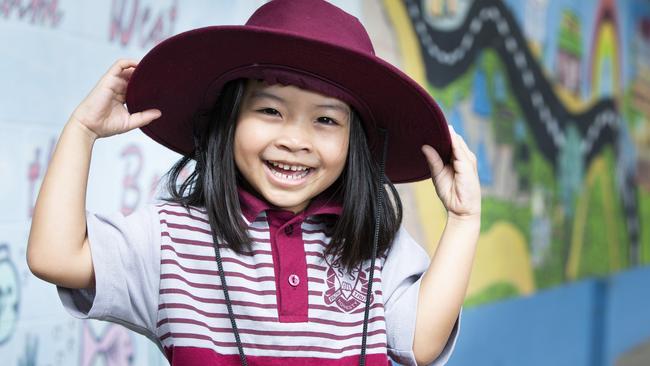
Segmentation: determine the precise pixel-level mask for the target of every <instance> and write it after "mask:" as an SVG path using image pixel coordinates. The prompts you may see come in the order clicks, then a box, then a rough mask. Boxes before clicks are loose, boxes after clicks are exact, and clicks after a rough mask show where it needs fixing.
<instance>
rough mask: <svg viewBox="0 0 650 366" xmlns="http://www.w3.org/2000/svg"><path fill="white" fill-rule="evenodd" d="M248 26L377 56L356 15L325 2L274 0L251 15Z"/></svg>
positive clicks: (314, 0)
mask: <svg viewBox="0 0 650 366" xmlns="http://www.w3.org/2000/svg"><path fill="white" fill-rule="evenodd" d="M246 25H247V26H254V27H260V28H265V29H268V30H271V31H279V32H288V33H293V34H297V35H300V36H302V37H304V38H309V39H313V40H317V41H322V42H326V43H333V44H337V45H339V46H341V47H345V48H350V49H353V50H356V51H358V52H362V53H366V54H371V55H374V54H375V51H374V48H373V47H372V42H371V41H370V37H369V36H368V33H367V32H366V29H365V28H364V27H363V25H362V24H361V22H360V21H359V20H358V19H357V18H356V17H354V16H352V15H350V14H348V13H346V12H345V11H343V10H341V9H339V8H337V7H336V6H334V5H332V4H330V3H328V2H327V1H324V0H274V1H270V2H268V3H266V4H264V5H263V6H261V7H260V8H259V9H257V10H256V11H255V13H253V15H251V17H250V18H249V19H248V21H247V22H246Z"/></svg>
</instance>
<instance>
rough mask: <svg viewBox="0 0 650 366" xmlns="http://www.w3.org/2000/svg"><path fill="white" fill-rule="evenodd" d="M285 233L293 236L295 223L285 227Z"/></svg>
mask: <svg viewBox="0 0 650 366" xmlns="http://www.w3.org/2000/svg"><path fill="white" fill-rule="evenodd" d="M284 234H285V235H286V236H291V234H293V224H289V225H287V226H285V227H284Z"/></svg>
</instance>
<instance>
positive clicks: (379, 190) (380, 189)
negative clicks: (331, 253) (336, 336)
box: [359, 128, 388, 366]
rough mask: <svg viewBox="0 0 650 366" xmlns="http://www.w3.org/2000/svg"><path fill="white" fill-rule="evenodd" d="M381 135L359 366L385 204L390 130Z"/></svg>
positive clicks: (361, 365) (363, 360)
mask: <svg viewBox="0 0 650 366" xmlns="http://www.w3.org/2000/svg"><path fill="white" fill-rule="evenodd" d="M379 133H380V134H382V135H383V137H384V145H383V148H382V152H381V160H380V161H379V181H378V182H377V202H375V235H374V238H373V240H372V259H371V260H370V271H369V272H370V277H369V278H368V282H369V283H370V284H369V285H368V291H367V292H366V310H365V313H364V315H363V337H362V338H361V356H360V357H359V366H365V364H366V338H368V315H369V314H370V296H372V280H373V277H374V274H375V259H376V258H377V243H378V241H379V219H380V216H381V211H380V210H381V206H382V204H383V203H384V202H383V201H384V200H383V198H384V195H383V192H384V179H385V177H384V171H385V166H386V153H387V152H388V130H385V129H383V128H380V129H379Z"/></svg>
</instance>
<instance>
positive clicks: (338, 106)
mask: <svg viewBox="0 0 650 366" xmlns="http://www.w3.org/2000/svg"><path fill="white" fill-rule="evenodd" d="M256 98H269V99H273V100H276V101H278V102H281V103H286V100H285V99H284V98H282V97H280V96H278V95H275V94H271V93H268V92H265V91H262V90H255V91H253V92H252V93H251V99H256ZM316 107H317V108H325V109H336V110H339V111H341V112H343V113H346V114H347V113H350V108H348V107H347V106H346V105H344V104H342V103H335V104H317V105H316Z"/></svg>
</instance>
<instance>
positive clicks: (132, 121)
mask: <svg viewBox="0 0 650 366" xmlns="http://www.w3.org/2000/svg"><path fill="white" fill-rule="evenodd" d="M161 115H162V112H160V110H158V109H147V110H146V111H142V112H137V113H133V114H131V115H130V116H129V122H128V123H129V130H131V129H135V128H139V127H142V126H146V125H148V124H149V123H151V121H153V120H154V119H157V118H160V116H161Z"/></svg>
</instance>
